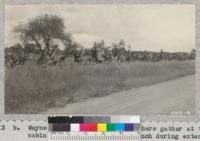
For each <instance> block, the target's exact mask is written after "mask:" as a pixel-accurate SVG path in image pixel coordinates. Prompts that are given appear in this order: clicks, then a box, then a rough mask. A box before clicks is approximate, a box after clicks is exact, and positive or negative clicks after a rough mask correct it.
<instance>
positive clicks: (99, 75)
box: [5, 60, 195, 114]
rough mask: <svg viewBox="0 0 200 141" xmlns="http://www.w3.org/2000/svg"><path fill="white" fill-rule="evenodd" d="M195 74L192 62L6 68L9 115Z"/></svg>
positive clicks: (38, 110) (6, 100)
mask: <svg viewBox="0 0 200 141" xmlns="http://www.w3.org/2000/svg"><path fill="white" fill-rule="evenodd" d="M194 73H195V63H194V60H192V61H169V62H154V63H152V62H130V63H120V64H118V63H110V64H109V65H108V64H95V65H80V64H74V65H73V66H70V65H66V64H58V65H56V66H48V67H45V68H42V67H39V66H37V65H32V64H30V65H29V64H25V65H19V66H17V67H15V68H12V69H11V68H5V112H6V113H15V114H17V113H20V114H21V113H38V112H42V111H45V110H47V109H48V108H50V107H61V106H64V105H65V104H67V103H71V102H79V101H83V100H86V99H88V98H93V97H102V96H106V95H109V94H112V93H114V92H117V91H123V90H126V89H131V88H137V87H142V86H147V85H152V84H156V83H160V82H163V81H167V80H171V79H175V78H178V77H183V76H186V75H190V74H194Z"/></svg>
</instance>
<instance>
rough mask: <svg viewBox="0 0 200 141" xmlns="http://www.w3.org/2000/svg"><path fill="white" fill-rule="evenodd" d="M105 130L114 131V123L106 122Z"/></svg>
mask: <svg viewBox="0 0 200 141" xmlns="http://www.w3.org/2000/svg"><path fill="white" fill-rule="evenodd" d="M107 131H115V124H112V123H109V124H107Z"/></svg>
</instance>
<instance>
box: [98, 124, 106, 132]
mask: <svg viewBox="0 0 200 141" xmlns="http://www.w3.org/2000/svg"><path fill="white" fill-rule="evenodd" d="M97 130H98V132H105V131H106V124H104V123H100V124H98V125H97Z"/></svg>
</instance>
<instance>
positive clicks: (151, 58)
mask: <svg viewBox="0 0 200 141" xmlns="http://www.w3.org/2000/svg"><path fill="white" fill-rule="evenodd" d="M195 54H196V49H195V5H190V4H181V5H178V4H176V5H161V4H155V5H153V4H151V5H150V4H146V5H139V4H137V5H134V4H132V5H126V4H123V5H120V4H115V5H98V4H96V5H6V6H5V64H4V71H5V114H141V115H152V114H165V115H170V114H174V113H176V112H182V114H194V113H195V102H196V100H195Z"/></svg>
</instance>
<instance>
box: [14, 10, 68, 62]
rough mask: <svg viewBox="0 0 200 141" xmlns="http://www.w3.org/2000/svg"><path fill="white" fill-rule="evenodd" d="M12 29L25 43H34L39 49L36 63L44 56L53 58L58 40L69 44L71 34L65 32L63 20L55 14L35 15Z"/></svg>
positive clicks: (41, 60)
mask: <svg viewBox="0 0 200 141" xmlns="http://www.w3.org/2000/svg"><path fill="white" fill-rule="evenodd" d="M14 31H15V32H16V33H19V35H20V38H21V40H22V41H23V42H24V43H25V44H28V43H34V44H35V45H36V47H37V49H39V50H40V51H41V56H40V58H39V59H38V63H42V62H43V61H44V60H45V58H46V57H49V58H51V59H53V55H55V51H56V48H58V45H57V43H56V42H57V41H58V40H59V41H62V42H63V44H65V45H69V44H71V35H70V34H69V33H66V32H65V25H64V20H63V19H62V18H61V17H59V16H57V15H48V14H45V15H41V16H38V17H35V18H33V19H31V20H30V21H28V22H27V23H25V24H20V25H18V26H16V27H15V28H14Z"/></svg>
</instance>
